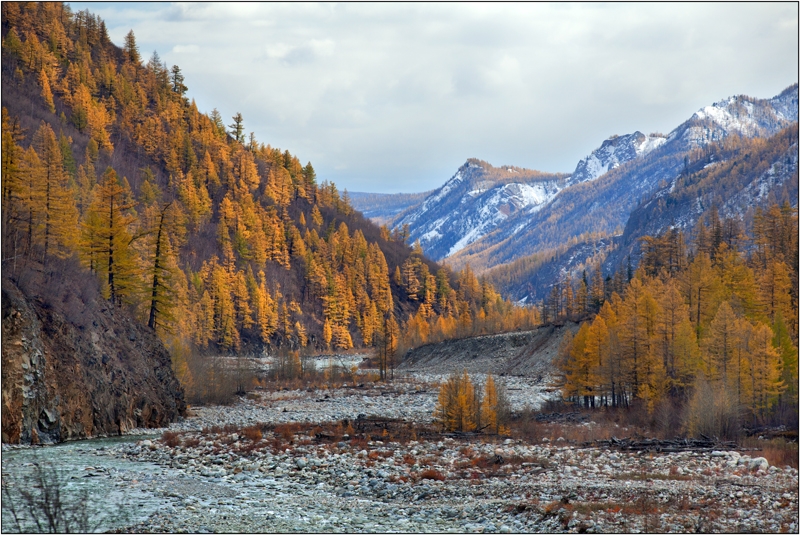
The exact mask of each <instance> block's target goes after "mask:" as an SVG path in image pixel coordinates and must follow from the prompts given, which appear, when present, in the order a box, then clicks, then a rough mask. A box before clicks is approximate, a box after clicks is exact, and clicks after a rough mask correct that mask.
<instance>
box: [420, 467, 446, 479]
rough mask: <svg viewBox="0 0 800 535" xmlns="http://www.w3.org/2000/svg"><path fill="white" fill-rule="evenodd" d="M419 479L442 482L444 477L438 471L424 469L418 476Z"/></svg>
mask: <svg viewBox="0 0 800 535" xmlns="http://www.w3.org/2000/svg"><path fill="white" fill-rule="evenodd" d="M419 478H420V479H433V480H435V481H444V480H445V477H444V474H442V473H441V472H440V471H438V470H435V469H433V468H426V469H425V470H423V471H422V472H420V474H419Z"/></svg>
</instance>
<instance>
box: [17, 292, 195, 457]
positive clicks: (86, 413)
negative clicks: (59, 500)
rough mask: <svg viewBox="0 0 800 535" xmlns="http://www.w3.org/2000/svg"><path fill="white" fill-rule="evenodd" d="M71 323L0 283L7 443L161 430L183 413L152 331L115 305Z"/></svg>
mask: <svg viewBox="0 0 800 535" xmlns="http://www.w3.org/2000/svg"><path fill="white" fill-rule="evenodd" d="M87 314H90V317H88V318H87V317H83V318H81V319H82V321H81V325H80V326H79V325H76V324H75V323H73V322H71V321H69V320H67V319H66V318H65V317H64V316H63V315H62V314H61V313H60V312H58V311H56V310H54V309H53V308H52V307H49V306H47V305H46V304H45V303H42V302H37V301H35V300H34V301H31V300H28V299H27V298H26V297H25V295H24V294H23V293H22V292H21V291H20V290H19V288H18V287H17V286H16V285H15V284H14V283H13V282H11V281H10V280H8V279H5V278H4V280H3V283H2V380H3V382H2V401H3V405H2V418H3V422H2V440H3V442H11V443H24V444H27V443H55V442H61V441H64V440H69V439H76V438H85V437H92V436H102V435H115V434H121V433H124V432H125V431H128V430H130V429H133V428H137V427H161V426H164V425H167V424H168V423H170V422H172V421H175V420H176V419H178V418H179V417H181V416H183V415H184V414H185V412H186V404H185V402H184V399H183V389H182V388H181V386H180V384H179V383H178V380H177V379H176V378H175V375H174V373H173V371H172V367H171V362H170V356H169V353H167V351H166V349H165V348H164V346H163V345H162V344H161V342H160V341H159V340H158V339H157V338H156V336H155V334H154V333H152V332H151V331H149V330H148V329H147V328H146V327H143V326H141V325H139V324H138V323H136V322H134V321H133V320H132V319H130V317H129V316H128V315H127V314H125V313H124V312H122V311H120V310H114V308H113V307H111V306H108V305H107V304H106V305H105V306H99V307H97V308H96V310H93V311H90V312H87Z"/></svg>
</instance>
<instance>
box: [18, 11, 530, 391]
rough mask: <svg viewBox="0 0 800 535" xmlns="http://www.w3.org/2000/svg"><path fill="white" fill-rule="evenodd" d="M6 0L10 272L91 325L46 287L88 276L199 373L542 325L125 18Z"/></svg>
mask: <svg viewBox="0 0 800 535" xmlns="http://www.w3.org/2000/svg"><path fill="white" fill-rule="evenodd" d="M2 10H3V12H2V28H3V41H2V49H3V67H2V76H3V88H4V91H3V116H2V152H3V158H2V173H3V185H2V204H3V219H2V225H3V229H2V234H3V251H2V255H3V276H4V277H9V278H10V279H12V280H13V281H14V282H15V283H17V284H19V285H20V286H21V287H23V289H24V290H26V291H27V292H29V294H32V295H33V296H35V297H37V298H39V299H42V300H48V299H50V300H51V301H53V302H52V303H51V305H52V306H53V307H55V308H58V309H61V310H62V312H63V313H64V314H65V315H66V316H67V317H72V318H74V319H75V321H79V318H78V317H77V316H79V315H80V307H79V306H78V305H75V302H76V298H75V296H74V295H73V296H71V297H69V296H63V299H62V298H61V297H59V298H58V299H54V298H53V295H55V294H57V293H58V292H55V293H48V292H47V291H45V290H46V289H47V288H52V287H53V285H54V284H56V283H55V282H54V281H57V280H67V279H70V280H72V281H74V280H76V278H80V277H79V276H82V275H81V274H82V273H91V275H92V277H91V279H92V280H93V281H96V282H91V283H87V284H93V285H97V292H98V293H99V294H100V295H101V296H102V298H103V299H105V300H107V302H108V303H109V304H110V305H112V306H115V307H118V308H122V309H124V310H126V311H128V312H129V313H130V314H131V315H132V316H133V317H134V318H136V320H137V321H139V322H141V323H143V324H146V325H148V326H149V327H150V328H151V329H154V330H155V331H156V333H157V334H158V335H159V337H160V338H161V339H162V340H163V341H164V343H165V344H166V345H167V347H168V348H169V349H170V352H171V354H172V357H173V361H174V367H175V370H176V372H177V374H178V376H179V378H180V379H181V381H182V383H183V384H184V385H185V386H186V387H187V389H191V387H192V385H193V384H196V383H199V382H201V381H202V380H201V379H200V378H195V377H193V370H192V366H191V363H192V362H194V361H195V360H196V359H195V358H194V357H196V356H197V355H211V354H233V353H238V354H253V355H256V354H263V353H267V354H274V353H281V354H287V353H289V352H294V353H311V352H317V351H327V350H337V351H341V350H348V349H350V348H353V347H376V348H378V352H379V353H380V359H379V360H380V362H381V363H382V366H383V367H386V366H388V365H391V364H393V362H394V358H395V355H396V352H397V350H398V347H400V348H403V347H408V346H409V345H415V344H421V343H426V342H428V341H433V340H438V339H442V338H445V337H452V336H467V335H472V334H479V333H483V332H495V331H496V330H500V329H505V330H513V329H519V328H529V327H531V326H532V325H534V324H536V322H537V321H538V316H537V312H536V311H535V310H527V309H520V308H517V307H514V306H512V305H511V304H510V303H509V302H507V301H505V300H503V299H502V298H501V297H500V295H499V294H498V293H497V292H496V291H495V290H494V289H493V287H492V286H491V285H490V284H488V283H487V282H486V281H483V280H479V279H478V278H477V277H476V276H475V275H474V274H473V273H472V272H471V271H470V270H468V269H467V270H463V271H461V272H460V273H457V274H456V273H452V272H451V271H449V270H448V269H447V268H445V267H441V266H439V265H437V264H435V263H433V262H431V261H429V260H427V259H425V258H424V257H423V256H422V252H421V249H420V248H419V246H418V245H416V246H411V245H410V244H407V243H406V241H405V239H404V237H403V236H402V235H401V234H400V233H398V232H391V231H390V230H389V229H388V228H387V227H385V226H384V227H382V228H379V227H377V226H375V225H373V224H371V223H370V222H368V221H367V220H365V219H364V218H363V217H362V216H361V215H360V214H359V213H357V212H355V210H353V208H352V207H351V206H350V204H349V202H348V199H347V195H346V192H344V193H341V194H340V192H339V190H338V189H337V187H336V185H335V184H333V183H329V182H327V181H322V182H321V183H318V180H317V177H316V172H315V170H314V168H313V166H312V164H311V163H310V162H307V163H306V164H302V163H301V161H300V159H299V158H298V157H297V156H295V155H293V154H291V153H290V152H289V151H288V150H283V151H282V150H280V149H278V148H274V147H272V146H270V145H269V144H264V143H261V142H259V141H258V140H257V139H256V137H255V134H254V133H253V132H250V133H247V132H246V130H245V126H244V118H243V116H242V114H241V113H237V114H236V115H235V116H234V117H232V119H231V123H230V124H228V125H226V124H225V123H226V121H224V120H223V118H222V117H221V115H220V113H219V112H218V111H217V110H216V109H215V110H212V111H211V112H210V113H202V112H200V111H199V110H198V108H197V106H196V104H195V103H194V101H193V100H190V99H189V98H187V96H186V95H187V91H188V87H187V81H186V80H185V78H184V76H183V74H182V73H181V69H180V67H178V66H177V65H173V66H171V67H170V66H168V65H166V64H165V63H164V62H162V61H161V59H160V57H159V56H158V53H157V52H154V53H153V54H152V56H151V57H150V58H149V59H147V60H144V58H143V57H142V56H141V53H140V51H139V48H138V46H137V44H136V37H135V35H134V32H133V30H131V31H130V32H129V33H128V34H127V35H126V37H125V42H124V44H123V46H122V48H119V47H117V46H115V45H114V44H113V43H112V42H111V41H110V39H109V37H108V32H107V29H106V27H105V23H104V22H103V21H102V20H101V19H100V18H99V17H97V16H95V15H93V14H91V13H90V12H88V11H79V12H75V13H73V12H72V11H71V9H70V8H69V6H68V5H66V4H62V3H31V4H26V3H3V6H2ZM77 264H79V267H77ZM76 274H77V275H76ZM73 275H74V276H73ZM84 286H85V285H84ZM76 292H77V293H79V294H81V295H79V297H78V299H77V301H81V300H83V301H86V300H88V299H90V298H89V297H86V295H88V294H90V293H91V292H90V291H89V290H88V289H87V288H77V289H76V290H75V292H73V293H76ZM87 292H88V293H87ZM84 294H86V295H84ZM84 304H85V303H84ZM401 333H402V334H401Z"/></svg>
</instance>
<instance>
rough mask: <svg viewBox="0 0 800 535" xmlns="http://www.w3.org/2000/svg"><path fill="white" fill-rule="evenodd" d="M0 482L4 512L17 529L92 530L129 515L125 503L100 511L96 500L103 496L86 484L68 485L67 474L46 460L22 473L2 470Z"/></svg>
mask: <svg viewBox="0 0 800 535" xmlns="http://www.w3.org/2000/svg"><path fill="white" fill-rule="evenodd" d="M2 486H3V490H2V495H3V499H2V510H3V515H4V516H6V515H7V516H8V518H10V519H11V522H10V524H11V525H13V529H14V530H15V531H17V532H19V533H25V532H34V533H36V532H38V533H92V532H95V531H98V530H99V529H100V528H101V527H102V526H103V525H106V524H108V523H122V522H125V521H126V519H127V517H128V513H127V510H126V509H125V508H124V507H116V511H117V512H116V513H115V514H111V515H108V514H102V513H101V512H100V511H99V510H98V508H97V505H96V504H98V503H101V502H102V501H103V500H100V499H98V498H97V497H96V496H94V495H93V493H91V492H90V491H89V489H87V488H85V487H84V488H81V489H79V490H71V489H68V479H67V477H66V476H64V475H62V474H60V473H59V472H58V470H56V468H55V467H54V466H53V465H52V464H50V463H46V462H41V461H35V462H33V463H32V471H31V473H30V474H26V476H25V477H22V476H16V477H11V476H8V475H6V474H4V475H3V479H2ZM117 505H120V504H117Z"/></svg>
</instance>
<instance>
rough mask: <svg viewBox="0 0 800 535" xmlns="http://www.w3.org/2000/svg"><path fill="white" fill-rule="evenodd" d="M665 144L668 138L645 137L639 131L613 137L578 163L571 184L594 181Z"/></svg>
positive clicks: (659, 136) (658, 135)
mask: <svg viewBox="0 0 800 535" xmlns="http://www.w3.org/2000/svg"><path fill="white" fill-rule="evenodd" d="M665 142H666V136H662V135H660V134H650V135H649V136H645V135H644V134H642V133H641V132H638V131H637V132H634V133H633V134H628V135H625V136H612V137H611V138H609V139H607V140H605V141H603V144H602V145H600V147H599V148H597V149H595V150H593V151H592V153H591V154H590V155H589V156H587V157H585V158H583V159H582V160H581V161H579V162H578V165H577V166H576V167H575V171H574V172H573V173H572V176H570V184H580V183H581V182H587V181H589V180H594V179H595V178H597V177H599V176H601V175H604V174H605V173H606V172H608V171H609V170H611V169H616V168H617V167H619V166H620V165H622V164H623V163H625V162H628V161H630V160H633V159H635V158H638V157H640V156H644V155H646V154H648V153H649V152H651V151H652V150H653V149H656V148H658V147H660V146H661V145H663V144H664V143H665Z"/></svg>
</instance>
